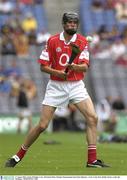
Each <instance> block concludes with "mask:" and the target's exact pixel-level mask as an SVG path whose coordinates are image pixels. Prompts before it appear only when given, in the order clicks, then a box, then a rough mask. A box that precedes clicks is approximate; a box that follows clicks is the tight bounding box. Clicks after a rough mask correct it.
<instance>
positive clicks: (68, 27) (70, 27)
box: [63, 20, 78, 36]
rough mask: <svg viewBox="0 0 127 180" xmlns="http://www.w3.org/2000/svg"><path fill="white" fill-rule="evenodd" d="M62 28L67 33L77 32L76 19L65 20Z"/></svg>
mask: <svg viewBox="0 0 127 180" xmlns="http://www.w3.org/2000/svg"><path fill="white" fill-rule="evenodd" d="M63 28H64V31H65V32H66V33H67V34H68V35H71V36H72V35H73V34H75V33H76V32H77V29H78V23H77V21H73V20H70V21H68V22H66V23H65V24H63Z"/></svg>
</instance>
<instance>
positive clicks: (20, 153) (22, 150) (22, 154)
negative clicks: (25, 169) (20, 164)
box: [16, 145, 27, 160]
mask: <svg viewBox="0 0 127 180" xmlns="http://www.w3.org/2000/svg"><path fill="white" fill-rule="evenodd" d="M26 152H27V148H25V147H24V145H22V146H21V148H20V150H19V151H18V152H17V154H16V155H17V156H18V157H19V159H20V160H21V159H22V158H23V157H24V155H25V154H26Z"/></svg>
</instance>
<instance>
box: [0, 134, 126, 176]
mask: <svg viewBox="0 0 127 180" xmlns="http://www.w3.org/2000/svg"><path fill="white" fill-rule="evenodd" d="M24 137H25V136H24V135H14V134H13V135H7V134H3V135H2V134H1V135H0V175H127V144H126V143H125V144H122V143H121V144H115V143H103V144H100V143H98V145H97V151H98V154H99V155H98V156H99V157H98V158H100V159H103V160H104V161H105V162H106V163H107V164H109V165H110V166H111V167H110V168H86V160H87V145H86V140H85V134H84V133H81V132H77V133H74V132H59V133H51V134H48V133H44V134H42V135H41V136H40V137H39V139H38V140H37V141H36V142H35V143H34V144H33V145H32V147H31V148H30V149H29V152H28V153H27V154H26V157H25V158H24V159H23V160H22V162H20V163H19V164H18V165H17V166H16V167H15V168H5V167H4V163H5V161H6V159H7V158H9V157H10V156H12V155H13V154H14V153H15V152H16V151H17V150H18V149H19V147H20V145H21V144H22V142H23V140H24ZM47 140H55V141H57V142H60V143H59V144H54V145H51V144H50V145H45V144H44V143H43V142H44V141H47Z"/></svg>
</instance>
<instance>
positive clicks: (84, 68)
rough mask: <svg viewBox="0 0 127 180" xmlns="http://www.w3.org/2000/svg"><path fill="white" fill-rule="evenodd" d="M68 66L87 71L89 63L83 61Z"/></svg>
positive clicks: (79, 70) (77, 70) (70, 68)
mask: <svg viewBox="0 0 127 180" xmlns="http://www.w3.org/2000/svg"><path fill="white" fill-rule="evenodd" d="M67 68H68V69H69V70H73V71H76V72H86V71H87V69H88V65H87V64H86V63H82V64H74V63H73V64H68V65H67Z"/></svg>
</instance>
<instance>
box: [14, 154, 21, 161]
mask: <svg viewBox="0 0 127 180" xmlns="http://www.w3.org/2000/svg"><path fill="white" fill-rule="evenodd" d="M12 158H13V159H14V160H15V161H16V162H19V161H20V158H19V157H18V156H17V155H14V156H12Z"/></svg>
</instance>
